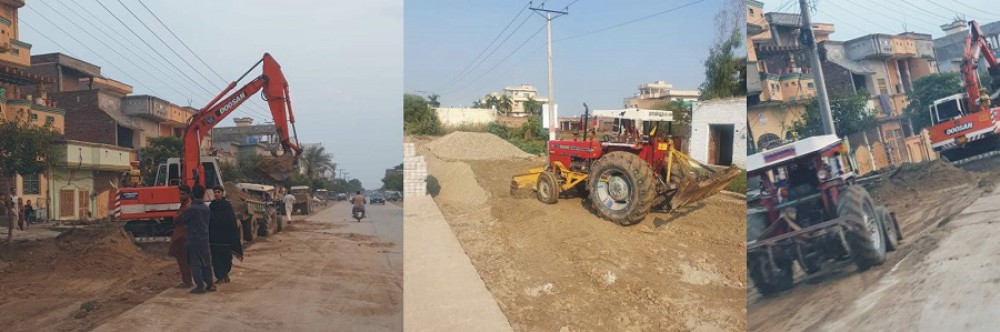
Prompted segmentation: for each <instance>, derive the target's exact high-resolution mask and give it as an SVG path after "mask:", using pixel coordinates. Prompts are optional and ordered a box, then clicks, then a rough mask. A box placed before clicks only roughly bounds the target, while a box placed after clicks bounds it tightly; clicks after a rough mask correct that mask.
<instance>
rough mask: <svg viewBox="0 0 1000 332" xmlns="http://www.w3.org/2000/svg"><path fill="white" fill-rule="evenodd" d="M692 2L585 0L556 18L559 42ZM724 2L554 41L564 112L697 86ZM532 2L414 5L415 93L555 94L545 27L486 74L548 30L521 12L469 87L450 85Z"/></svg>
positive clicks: (408, 84)
mask: <svg viewBox="0 0 1000 332" xmlns="http://www.w3.org/2000/svg"><path fill="white" fill-rule="evenodd" d="M571 1H572V0H554V1H548V2H547V3H546V5H545V8H548V9H557V10H561V9H563V8H564V7H565V6H566V5H567V4H569V3H570V2H571ZM690 2H692V1H687V0H685V1H647V0H636V1H599V0H579V1H576V2H575V3H574V4H573V5H572V6H571V7H570V8H569V12H570V14H569V15H567V16H563V17H560V18H557V19H555V20H553V23H552V30H553V32H552V34H553V36H552V38H553V40H559V39H562V38H567V37H571V36H575V35H579V34H582V33H586V32H590V31H594V30H598V29H601V28H604V27H608V26H612V25H615V24H619V23H622V22H627V21H630V20H634V19H637V18H641V17H644V16H648V15H651V14H653V13H657V12H660V11H664V10H668V9H671V8H675V7H679V6H682V5H684V4H687V3H690ZM722 2H723V1H722V0H706V1H702V2H700V3H697V4H695V5H692V6H689V7H685V8H683V9H679V10H676V11H673V12H671V13H667V14H663V15H660V16H656V17H653V18H650V19H647V20H643V21H639V22H636V23H632V24H628V25H624V26H621V27H618V28H614V29H610V30H607V31H604V32H599V33H594V34H590V35H587V36H583V37H580V38H575V39H569V40H564V41H558V42H555V43H553V63H554V81H555V95H556V100H557V103H558V104H559V105H560V116H563V115H570V114H579V113H582V112H583V106H582V104H583V103H584V102H586V103H587V104H588V105H589V106H590V107H591V108H592V109H594V108H602V109H609V108H615V109H617V108H621V107H622V106H623V105H622V100H623V98H625V97H628V96H631V95H632V94H633V93H635V92H637V88H638V86H639V85H640V84H643V83H649V82H653V81H657V80H664V81H667V82H668V83H671V84H673V85H674V88H675V89H685V90H695V89H697V88H698V86H699V84H701V82H702V81H703V80H704V67H703V64H702V63H703V61H704V59H705V58H706V57H707V55H708V49H709V47H711V44H712V42H713V40H714V38H715V24H714V17H715V15H716V13H717V12H718V10H719V8H721V6H722ZM527 4H528V1H461V2H459V1H444V0H428V1H408V2H406V9H405V13H406V23H405V33H404V35H405V37H404V39H405V50H406V51H405V61H404V62H405V65H404V66H405V73H406V74H405V76H404V88H405V90H406V92H407V93H417V92H419V91H423V92H427V93H437V94H440V95H441V99H440V100H441V102H442V104H443V105H445V106H459V105H462V106H469V105H470V104H471V103H472V101H474V100H477V99H478V98H479V97H481V96H483V95H485V94H487V93H489V92H492V91H499V90H501V89H503V87H504V86H510V85H518V84H521V83H529V84H533V85H534V86H535V87H536V88H538V90H539V94H540V95H542V96H547V95H548V92H547V91H548V81H547V74H546V55H545V31H544V30H542V32H541V33H539V34H538V35H537V36H535V38H534V39H532V40H530V41H529V42H528V43H527V44H525V45H524V47H523V48H522V49H520V50H519V51H518V52H516V53H514V54H513V55H512V56H510V58H509V59H508V60H507V62H504V63H503V64H500V65H499V66H498V67H496V69H495V70H494V71H493V72H492V73H489V74H486V75H485V76H483V75H484V73H486V72H487V71H488V70H489V69H490V68H491V67H494V66H495V65H496V64H497V63H499V62H500V60H501V59H503V58H504V57H505V56H507V54H509V53H510V52H511V51H512V50H514V49H515V48H516V47H517V46H518V45H519V44H521V43H522V42H523V41H524V40H527V39H528V37H529V36H531V35H532V34H533V33H534V32H535V31H537V30H538V29H539V28H541V27H543V26H544V25H545V20H544V19H543V18H542V17H540V16H538V15H536V14H534V13H531V12H530V11H525V12H524V13H522V14H521V16H520V17H519V18H518V20H517V21H516V22H515V23H514V24H513V25H512V27H511V29H513V28H514V27H516V26H518V25H519V24H520V22H521V21H522V20H524V18H525V17H526V15H527V14H531V16H530V17H529V18H528V20H527V23H525V24H524V25H523V26H522V27H521V28H520V30H518V31H517V32H516V33H515V34H514V35H513V36H512V37H510V39H509V40H507V42H506V43H504V44H503V45H502V46H501V47H500V48H499V49H498V51H496V53H494V54H493V56H492V57H490V58H488V59H487V60H486V61H485V62H484V63H483V64H482V65H481V66H480V67H479V68H477V69H475V70H473V71H471V74H469V75H467V77H465V78H464V79H463V80H461V81H460V83H458V84H453V85H454V86H455V87H447V88H445V89H441V87H442V86H444V85H445V84H446V83H447V82H448V81H450V80H451V79H452V78H453V77H455V76H456V74H458V73H459V72H460V71H461V70H462V69H463V68H465V67H466V66H467V65H468V64H469V63H470V62H471V61H472V60H473V59H474V58H475V57H476V56H477V55H478V54H479V53H480V51H482V50H483V49H484V48H485V47H486V46H487V45H488V44H489V43H490V41H491V40H493V39H494V37H496V36H497V34H498V33H499V32H500V31H501V30H502V29H503V28H504V26H506V25H507V23H508V22H510V21H511V19H512V18H513V17H514V16H515V14H517V13H518V12H519V11H520V10H521V9H522V8H524V7H525V6H526V5H527ZM535 4H536V5H537V4H538V1H535ZM503 38H504V37H501V40H502V39H503ZM498 42H499V41H498ZM479 77H481V79H479V80H478V81H475V79H476V78H479ZM439 90H443V91H439ZM449 90H451V91H449Z"/></svg>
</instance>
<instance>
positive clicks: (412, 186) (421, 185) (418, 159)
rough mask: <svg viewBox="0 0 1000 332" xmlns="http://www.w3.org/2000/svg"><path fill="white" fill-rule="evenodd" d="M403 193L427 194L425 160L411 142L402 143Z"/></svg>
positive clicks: (412, 194) (406, 194)
mask: <svg viewBox="0 0 1000 332" xmlns="http://www.w3.org/2000/svg"><path fill="white" fill-rule="evenodd" d="M403 195H405V196H426V195H427V161H425V160H424V156H420V155H417V147H416V145H415V144H413V143H406V144H403Z"/></svg>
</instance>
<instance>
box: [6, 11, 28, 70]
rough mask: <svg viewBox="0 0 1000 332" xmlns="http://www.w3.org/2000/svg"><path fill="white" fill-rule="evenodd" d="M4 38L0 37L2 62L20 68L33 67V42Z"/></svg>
mask: <svg viewBox="0 0 1000 332" xmlns="http://www.w3.org/2000/svg"><path fill="white" fill-rule="evenodd" d="M0 23H2V22H0ZM4 39H5V38H0V62H3V63H5V64H7V65H8V66H11V67H14V68H19V69H27V68H28V67H31V44H28V43H25V42H22V41H19V40H15V39H6V40H4Z"/></svg>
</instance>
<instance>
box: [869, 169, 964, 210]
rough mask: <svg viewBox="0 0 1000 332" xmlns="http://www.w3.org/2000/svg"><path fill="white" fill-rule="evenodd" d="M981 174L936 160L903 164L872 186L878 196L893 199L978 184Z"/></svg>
mask: <svg viewBox="0 0 1000 332" xmlns="http://www.w3.org/2000/svg"><path fill="white" fill-rule="evenodd" d="M979 180H980V175H979V174H977V173H975V172H970V171H966V170H964V169H961V168H958V167H955V166H954V165H952V164H950V163H948V162H945V161H941V160H934V161H930V162H923V163H917V164H903V165H902V166H900V167H899V168H898V169H896V170H895V171H893V172H892V173H889V174H887V175H886V178H883V179H882V181H880V182H879V183H878V184H876V185H875V187H874V188H872V191H873V192H874V194H875V196H877V198H884V199H886V200H891V199H892V198H893V197H898V196H908V195H907V194H912V193H916V192H919V191H938V190H942V189H948V188H952V187H955V186H961V185H965V184H971V185H976V184H977V183H978V182H979Z"/></svg>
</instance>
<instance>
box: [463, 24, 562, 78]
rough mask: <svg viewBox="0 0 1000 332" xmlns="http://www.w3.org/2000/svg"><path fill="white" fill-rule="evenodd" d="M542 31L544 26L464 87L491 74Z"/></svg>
mask: <svg viewBox="0 0 1000 332" xmlns="http://www.w3.org/2000/svg"><path fill="white" fill-rule="evenodd" d="M544 29H545V26H544V25H543V26H541V27H539V28H538V30H535V33H534V34H532V35H531V37H528V39H525V40H524V42H522V43H521V44H520V45H518V46H517V48H515V49H514V50H513V51H511V52H510V53H507V56H505V57H504V58H503V59H501V60H500V62H497V64H496V65H494V66H493V67H491V68H490V69H489V70H487V71H486V72H485V73H483V74H482V75H480V76H479V77H476V79H475V80H472V82H469V84H467V85H465V86H466V87H468V86H470V85H472V84H474V83H476V82H478V81H479V80H480V79H482V78H483V77H484V76H486V75H487V74H489V73H490V72H492V71H493V70H494V69H496V68H497V67H499V66H500V64H502V63H504V61H507V59H509V58H510V57H511V56H512V55H514V53H517V51H518V50H520V49H521V48H522V47H524V45H525V44H527V43H528V42H529V41H531V40H532V39H534V38H535V36H538V34H539V33H541V32H542V30H544Z"/></svg>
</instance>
